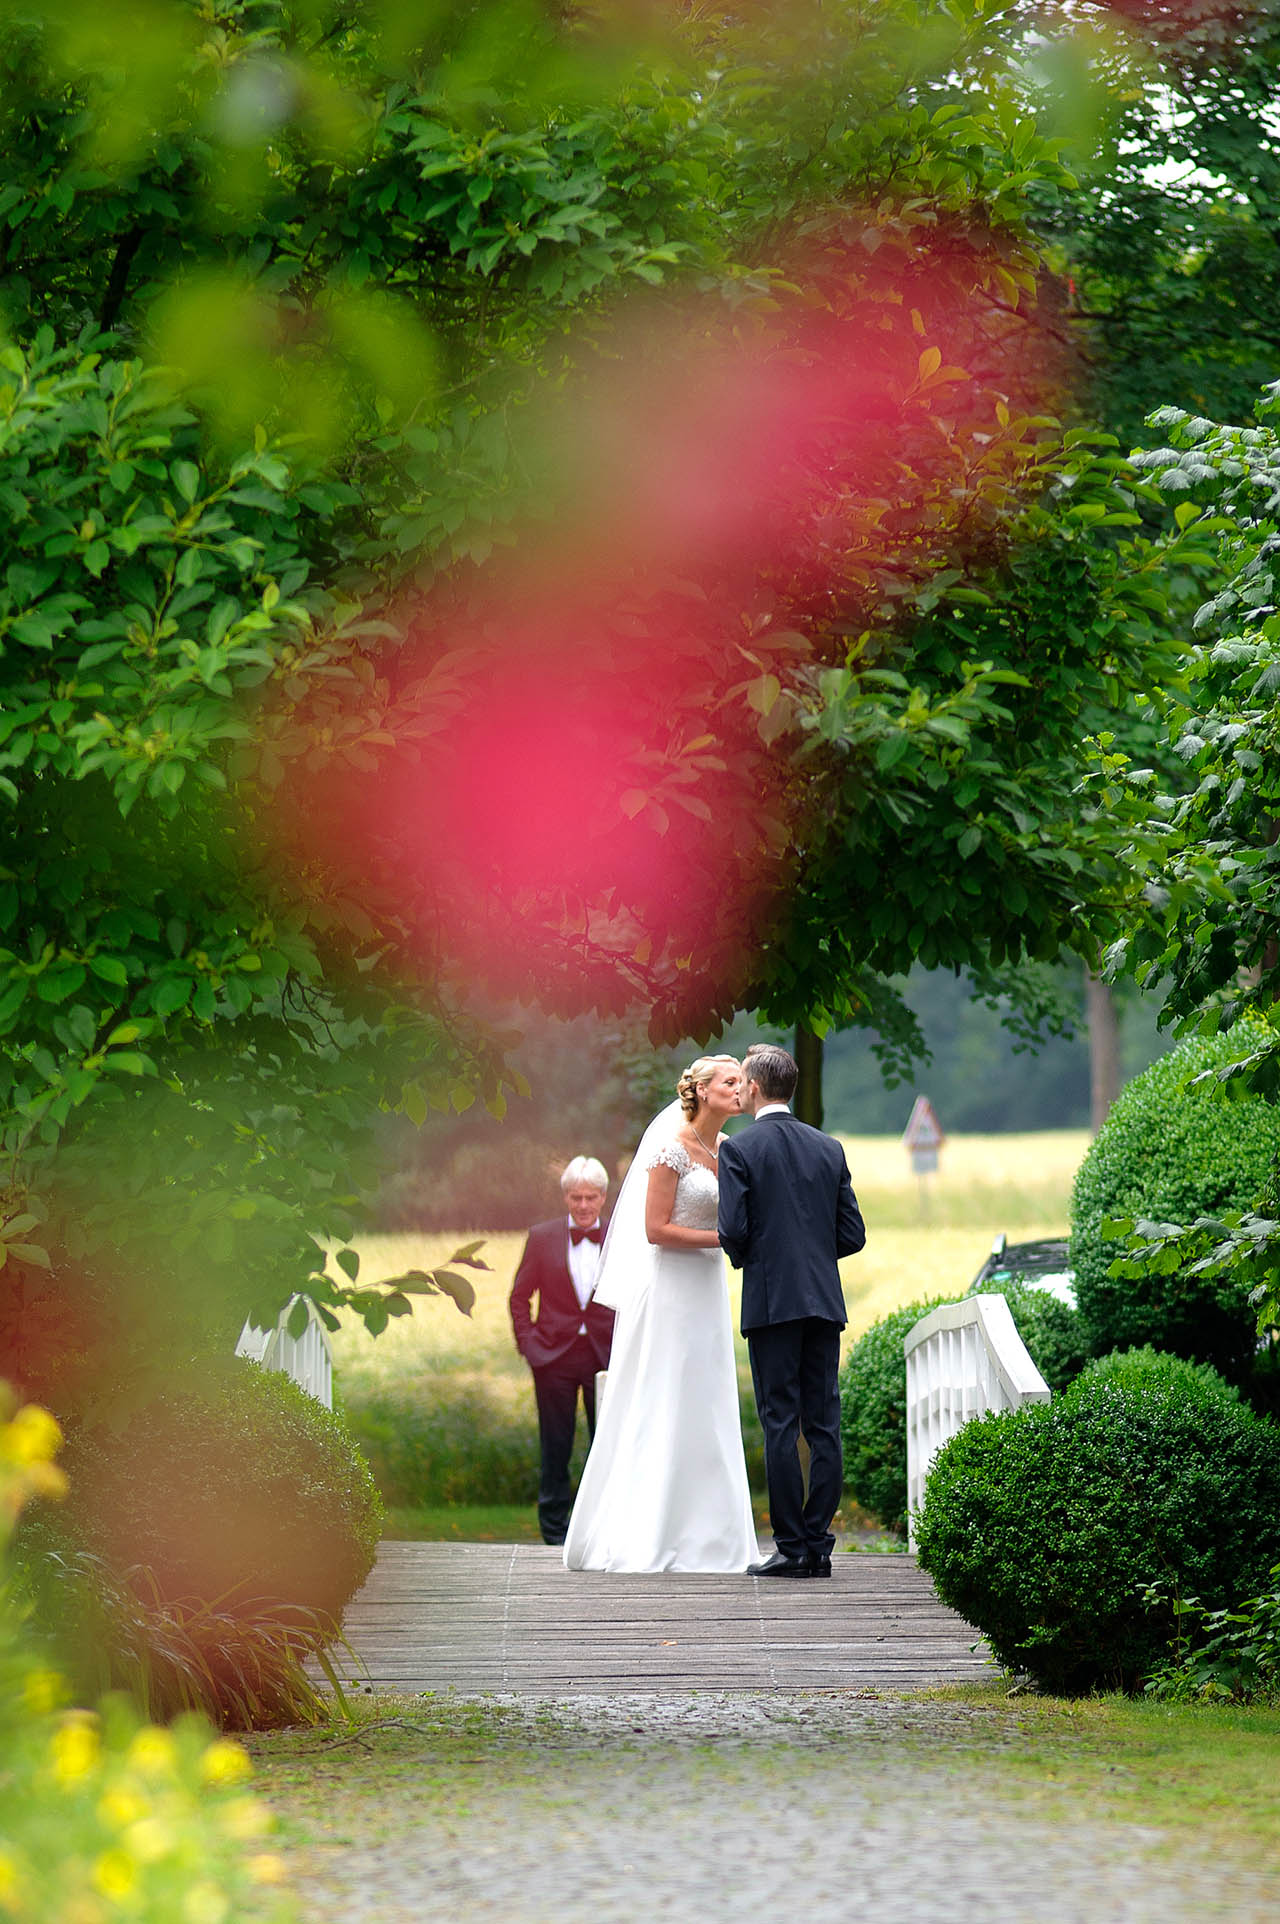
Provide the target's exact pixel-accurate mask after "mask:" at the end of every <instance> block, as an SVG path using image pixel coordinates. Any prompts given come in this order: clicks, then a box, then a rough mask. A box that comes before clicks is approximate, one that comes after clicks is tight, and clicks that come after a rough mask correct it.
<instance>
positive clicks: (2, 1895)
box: [0, 1850, 22, 1917]
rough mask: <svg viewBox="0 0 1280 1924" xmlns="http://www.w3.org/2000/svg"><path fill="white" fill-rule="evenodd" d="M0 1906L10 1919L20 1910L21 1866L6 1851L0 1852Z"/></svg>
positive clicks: (9, 1852) (10, 1852)
mask: <svg viewBox="0 0 1280 1924" xmlns="http://www.w3.org/2000/svg"><path fill="white" fill-rule="evenodd" d="M0 1905H2V1906H3V1907H4V1909H5V1910H6V1911H8V1913H9V1915H10V1916H11V1917H16V1916H17V1915H18V1912H19V1911H20V1910H21V1909H22V1866H21V1865H20V1864H19V1862H18V1860H17V1858H16V1857H15V1856H14V1854H13V1852H12V1851H7V1850H0Z"/></svg>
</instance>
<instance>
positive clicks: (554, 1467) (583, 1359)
mask: <svg viewBox="0 0 1280 1924" xmlns="http://www.w3.org/2000/svg"><path fill="white" fill-rule="evenodd" d="M599 1367H600V1365H599V1363H598V1362H597V1361H596V1353H595V1350H594V1349H593V1348H592V1345H591V1342H590V1339H589V1338H588V1337H586V1336H576V1337H575V1338H574V1340H573V1343H572V1345H571V1346H570V1347H569V1348H568V1349H567V1350H566V1351H565V1353H564V1355H563V1356H558V1357H557V1358H556V1360H555V1362H554V1363H547V1364H546V1365H545V1366H544V1367H543V1368H542V1369H535V1370H534V1372H533V1390H534V1395H535V1396H536V1398H537V1401H538V1436H539V1439H540V1441H541V1445H542V1467H541V1471H540V1473H539V1477H538V1526H539V1528H540V1529H541V1531H542V1541H543V1542H544V1543H563V1542H564V1539H565V1532H566V1531H567V1530H568V1528H569V1511H570V1508H571V1507H572V1503H573V1492H572V1490H571V1488H570V1485H569V1458H570V1457H571V1456H572V1454H573V1432H574V1429H575V1427H576V1425H577V1421H578V1396H579V1393H581V1396H582V1404H583V1408H584V1409H585V1410H586V1413H587V1434H588V1436H594V1435H595V1433H596V1371H597V1369H599Z"/></svg>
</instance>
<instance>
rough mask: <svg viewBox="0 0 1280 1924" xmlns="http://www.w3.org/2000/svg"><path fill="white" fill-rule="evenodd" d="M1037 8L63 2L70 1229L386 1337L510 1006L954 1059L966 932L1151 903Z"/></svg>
mask: <svg viewBox="0 0 1280 1924" xmlns="http://www.w3.org/2000/svg"><path fill="white" fill-rule="evenodd" d="M1026 28H1027V19H1026V15H1025V12H1024V10H1023V9H1021V8H1019V7H1017V6H1002V5H993V4H990V0H960V4H957V5H955V6H953V7H950V8H948V9H946V10H945V11H943V10H939V9H936V8H933V7H931V6H926V5H924V4H918V3H917V0H893V3H892V4H891V5H886V6H883V7H879V8H877V9H875V10H874V11H873V12H868V11H867V10H866V9H864V8H861V7H859V6H856V5H853V4H851V3H849V4H845V3H844V0H841V4H837V5H825V6H820V5H817V4H799V5H796V6H795V7H793V8H789V9H788V12H787V20H786V25H785V31H783V30H782V29H781V28H780V26H779V21H778V16H777V12H776V9H769V8H762V7H757V6H750V5H749V6H746V7H738V8H734V9H732V10H721V9H718V8H704V7H696V8H684V9H676V10H671V11H668V10H667V9H663V8H654V9H650V8H643V7H642V8H639V9H637V8H635V7H633V6H627V5H622V4H618V5H598V6H594V7H591V8H560V7H554V6H550V5H545V6H544V5H537V4H533V0H503V4H501V5H498V4H496V0H494V4H480V3H479V0H477V4H475V5H470V6H466V7H455V6H449V7H426V8H424V7H422V6H420V5H414V6H409V5H400V4H396V0H380V3H379V4H373V0H368V4H361V5H357V6H354V7H353V6H349V5H347V6H340V5H338V4H336V0H335V3H333V4H331V3H330V0H200V3H199V4H196V0H190V4H188V0H136V4H133V5H131V6H130V7H129V8H127V9H125V10H124V11H123V12H116V13H113V14H112V16H111V18H110V19H108V18H107V17H106V16H105V15H103V13H102V10H101V8H95V7H93V6H92V5H90V4H88V0H44V3H41V0H26V3H24V4H23V5H21V6H19V7H17V8H15V9H12V10H11V11H10V13H9V15H8V16H7V17H6V20H5V22H4V23H3V26H0V116H2V117H3V125H4V135H5V141H4V161H3V166H2V168H0V254H2V256H3V259H4V262H5V265H6V269H7V276H8V278H7V283H6V294H5V302H6V305H5V308H4V319H5V324H6V326H7V329H8V331H9V335H10V337H11V345H10V346H9V347H8V348H7V349H6V350H5V354H4V359H3V363H2V366H3V384H2V386H0V433H2V434H3V440H2V441H0V486H3V487H4V489H5V498H6V502H7V504H8V506H9V508H10V510H11V512H12V516H13V520H14V527H15V531H16V532H15V541H14V547H13V553H12V559H11V561H10V562H9V564H8V566H7V568H6V572H5V574H4V578H3V586H2V591H0V625H2V628H3V642H4V661H3V674H4V677H5V681H4V690H5V710H6V720H5V728H6V730H7V732H6V734H5V737H4V744H3V748H2V749H0V774H2V775H3V779H4V783H5V787H4V795H5V797H6V799H7V806H8V808H9V810H10V811H11V812H10V815H9V818H8V828H7V841H6V850H5V852H4V854H3V856H0V859H2V860H3V861H4V863H5V865H6V874H5V876H4V878H3V880H4V882H5V885H6V894H5V898H4V899H5V901H6V902H7V903H8V905H9V907H8V914H9V921H8V928H9V930H10V935H9V936H8V938H7V939H8V940H9V942H10V944H11V946H10V947H9V948H8V949H7V950H6V951H5V953H4V954H3V956H0V967H2V968H3V970H4V974H3V977H2V978H0V1025H3V1033H4V1047H5V1064H6V1067H5V1074H6V1076H7V1077H8V1079H9V1081H8V1088H9V1092H10V1096H11V1124H10V1135H9V1138H8V1148H9V1151H10V1155H11V1158H12V1160H11V1183H10V1188H9V1191H8V1198H9V1200H8V1205H7V1214H6V1221H7V1224H8V1225H9V1232H10V1233H9V1235H8V1239H7V1246H8V1247H9V1248H10V1249H11V1250H12V1251H13V1252H14V1254H13V1260H14V1261H15V1262H16V1263H18V1264H19V1265H20V1266H25V1265H30V1264H31V1263H34V1262H38V1257H36V1256H32V1255H31V1254H30V1253H29V1252H30V1251H31V1250H32V1249H33V1248H34V1249H38V1248H39V1247H40V1244H39V1243H38V1242H37V1241H36V1239H35V1234H34V1225H33V1223H32V1222H31V1220H30V1219H31V1218H32V1217H34V1216H35V1215H36V1214H37V1209H36V1208H33V1207H32V1206H31V1204H32V1199H33V1196H35V1197H36V1198H37V1200H38V1198H39V1197H41V1196H43V1197H44V1198H45V1202H46V1203H49V1202H52V1203H53V1204H54V1205H56V1207H57V1210H58V1212H59V1214H58V1217H57V1222H56V1225H55V1227H56V1232H57V1239H58V1246H59V1247H60V1248H64V1249H67V1250H72V1251H74V1252H77V1253H79V1254H80V1255H82V1256H84V1257H86V1258H87V1257H88V1256H89V1255H90V1254H91V1253H93V1254H94V1255H95V1258H96V1259H101V1260H102V1261H109V1263H111V1264H114V1265H115V1267H116V1268H117V1269H118V1270H122V1271H127V1272H129V1273H131V1274H132V1273H134V1272H136V1273H137V1275H138V1276H139V1277H153V1276H154V1275H155V1273H156V1270H155V1265H156V1264H160V1265H163V1264H164V1263H165V1262H171V1261H173V1260H174V1258H175V1256H176V1257H178V1258H180V1259H181V1261H182V1262H183V1263H187V1262H188V1261H189V1263H190V1265H191V1270H192V1273H193V1274H195V1273H197V1272H198V1273H199V1274H200V1275H201V1276H202V1277H203V1276H206V1275H207V1274H208V1273H211V1272H212V1271H217V1273H218V1275H219V1276H220V1277H221V1278H222V1281H221V1283H220V1285H219V1289H218V1290H217V1291H215V1292H213V1293H214V1295H215V1296H216V1298H217V1300H218V1301H219V1302H220V1303H221V1304H222V1306H223V1307H222V1311H221V1312H220V1313H221V1314H223V1315H225V1316H226V1317H230V1316H231V1313H232V1311H233V1310H234V1311H235V1312H236V1314H237V1315H238V1314H239V1313H240V1311H241V1310H242V1309H245V1308H250V1307H251V1308H254V1309H255V1310H256V1311H257V1312H258V1313H260V1314H262V1315H267V1314H270V1313H271V1312H272V1311H273V1309H274V1308H275V1307H277V1306H278V1305H279V1303H280V1302H281V1301H283V1300H284V1299H285V1298H287V1296H288V1294H289V1293H290V1291H291V1290H293V1289H294V1288H297V1287H303V1288H305V1289H307V1290H309V1291H311V1292H312V1293H314V1294H316V1295H317V1296H318V1297H319V1298H320V1299H321V1301H323V1302H326V1303H329V1304H332V1303H335V1302H337V1301H338V1300H340V1299H341V1298H342V1297H343V1296H344V1295H345V1296H346V1297H348V1298H349V1299H350V1300H352V1301H354V1302H355V1304H356V1306H357V1307H359V1308H361V1309H363V1310H364V1311H365V1313H366V1314H367V1315H369V1316H370V1317H371V1318H372V1320H373V1321H374V1322H377V1321H378V1320H382V1319H385V1315H386V1313H387V1308H388V1304H387V1300H386V1299H385V1298H384V1297H382V1296H379V1295H378V1294H377V1293H375V1292H369V1291H361V1290H360V1289H359V1288H358V1287H355V1288H353V1289H352V1290H351V1291H346V1292H343V1291H341V1290H339V1289H337V1287H336V1286H335V1285H334V1284H333V1283H332V1281H330V1280H323V1279H322V1277H321V1273H320V1265H321V1262H322V1259H323V1252H324V1246H325V1245H326V1244H327V1243H329V1242H330V1241H332V1240H337V1241H339V1242H341V1241H342V1240H343V1239H344V1238H345V1237H346V1236H348V1235H349V1234H350V1231H351V1227H352V1225H353V1223H354V1221H355V1217H354V1215H353V1213H352V1212H353V1210H354V1209H355V1208H356V1207H357V1205H358V1199H359V1194H360V1190H361V1186H362V1172H363V1163H362V1154H363V1151H362V1147H361V1145H362V1144H363V1143H364V1142H365V1141H366V1140H367V1136H368V1127H369V1123H370V1121H371V1119H373V1118H376V1116H377V1115H378V1114H379V1113H381V1112H382V1111H384V1110H387V1109H391V1110H395V1109H400V1110H402V1111H403V1112H404V1113H406V1114H408V1115H410V1116H421V1115H422V1114H423V1113H425V1110H426V1107H427V1106H428V1105H429V1104H444V1105H448V1104H451V1103H452V1104H453V1105H455V1106H458V1105H462V1104H465V1103H467V1102H470V1101H471V1100H473V1099H474V1097H475V1096H476V1094H480V1095H482V1096H483V1097H485V1098H486V1099H487V1100H489V1101H491V1102H493V1103H494V1104H495V1105H498V1106H499V1107H500V1106H501V1104H502V1101H503V1099H504V1097H503V1091H504V1072H503V1068H502V1038H501V1037H500V1036H494V1035H492V1034H491V1033H489V1032H488V1031H487V1030H486V1029H485V1027H484V1025H483V1023H482V1022H481V1021H479V1020H478V1019H477V1017H476V1014H475V1011H476V1009H477V1007H478V1006H479V1004H480V1002H481V1001H482V1000H484V999H485V998H487V997H491V996H492V995H494V994H498V995H507V996H510V995H517V996H520V997H524V998H535V999H537V1000H539V1001H541V1002H542V1003H543V1004H544V1006H546V1007H548V1008H550V1009H553V1010H555V1009H559V1010H564V1011H569V1010H576V1009H578V1008H582V1007H584V1006H589V1007H595V1008H597V1009H600V1010H606V1011H616V1010H619V1009H622V1008H625V1007H631V1006H635V1005H636V1004H639V1005H641V1006H643V1007H644V1008H646V1009H647V1010H648V1012H649V1014H650V1019H651V1029H652V1033H653V1034H654V1035H655V1037H670V1038H675V1037H678V1036H682V1035H686V1034H689V1033H699V1032H701V1033H705V1032H707V1031H708V1030H709V1029H711V1028H713V1027H714V1026H715V1024H716V1023H717V1022H719V1021H721V1020H723V1019H724V1018H726V1017H727V1016H729V1015H731V1014H732V1013H733V1011H734V1010H735V1009H737V1008H740V1007H756V1008H759V1009H761V1010H762V1011H763V1012H765V1013H766V1014H767V1015H769V1016H771V1017H773V1018H774V1019H777V1020H784V1019H786V1020H791V1019H796V1018H804V1019H806V1020H809V1021H813V1022H816V1023H818V1024H822V1023H826V1022H843V1021H849V1020H871V1021H873V1022H875V1023H876V1024H877V1025H878V1026H880V1027H881V1028H882V1030H883V1031H884V1032H885V1033H886V1034H887V1035H888V1036H889V1037H890V1038H891V1039H892V1038H896V1046H899V1047H900V1048H901V1049H907V1050H909V1049H910V1048H911V1047H913V1046H915V1044H916V1043H917V1041H918V1038H917V1037H916V1035H915V1033H914V1031H913V1028H912V1024H911V1020H910V1018H909V1016H907V1015H906V1013H905V1012H904V1011H903V1009H902V1006H901V1003H900V1001H899V1000H898V998H897V997H896V994H895V992H894V991H893V990H892V988H891V987H890V986H889V978H890V977H893V976H898V975H901V974H904V973H905V972H906V970H907V969H908V968H909V966H910V965H911V964H912V962H914V961H916V960H917V959H919V960H923V961H925V962H927V963H930V964H934V965H949V966H952V967H964V968H968V969H970V970H971V971H973V972H974V973H975V974H976V975H977V976H978V978H979V979H980V980H981V981H982V982H983V983H984V984H985V985H986V986H987V987H988V988H990V987H992V986H993V985H994V984H995V983H997V982H998V981H1001V980H1008V979H1010V978H1009V975H1008V971H1009V970H1010V969H1011V968H1012V967H1013V966H1014V965H1016V964H1017V962H1018V960H1019V959H1020V958H1021V957H1023V956H1025V955H1027V954H1033V955H1048V954H1051V953H1056V952H1057V951H1058V949H1059V948H1060V947H1061V945H1062V944H1063V943H1067V944H1074V945H1076V946H1078V947H1080V948H1081V949H1082V950H1083V951H1085V952H1088V953H1092V952H1093V951H1094V948H1095V946H1096V942H1097V940H1098V936H1099V934H1100V933H1114V932H1115V931H1114V919H1113V918H1114V904H1115V902H1116V901H1117V900H1118V899H1119V897H1120V896H1121V895H1122V893H1123V877H1122V867H1123V864H1122V859H1121V858H1122V848H1121V845H1120V843H1119V842H1118V841H1117V839H1116V837H1115V836H1114V835H1113V834H1112V833H1111V831H1110V825H1109V823H1108V821H1107V819H1106V815H1105V812H1101V811H1100V812H1095V814H1094V815H1093V816H1090V815H1088V814H1087V813H1083V814H1082V812H1081V810H1080V808H1079V806H1078V805H1077V803H1076V802H1075V800H1074V799H1073V795H1072V791H1073V788H1074V786H1075V784H1076V781H1077V778H1078V775H1079V773H1080V770H1081V767H1082V752H1083V751H1082V740H1083V738H1084V737H1085V736H1087V735H1088V734H1089V733H1091V732H1093V731H1094V730H1095V729H1096V728H1097V727H1098V726H1099V725H1100V723H1101V719H1102V718H1105V717H1106V716H1107V715H1109V714H1118V713H1121V712H1123V709H1124V706H1125V703H1126V701H1127V700H1128V698H1129V694H1130V692H1131V691H1132V690H1133V689H1134V688H1136V687H1138V686H1142V685H1144V684H1145V683H1146V682H1148V681H1149V680H1151V679H1152V677H1153V676H1154V677H1157V678H1158V677H1160V676H1161V675H1163V674H1164V672H1165V666H1166V655H1165V652H1164V651H1165V649H1166V646H1167V642H1166V637H1165V624H1164V623H1163V622H1162V619H1161V615H1162V609H1163V606H1164V601H1163V597H1164V593H1165V591H1164V589H1163V587H1162V586H1161V581H1160V578H1159V576H1158V572H1157V567H1156V564H1155V562H1154V561H1153V560H1152V558H1151V556H1150V553H1149V551H1148V550H1147V549H1146V548H1145V547H1143V545H1142V544H1141V543H1140V542H1139V541H1138V540H1137V539H1136V532H1137V530H1138V529H1139V526H1140V519H1141V516H1142V514H1143V512H1144V511H1145V510H1144V495H1145V493H1146V492H1149V489H1148V484H1147V483H1145V482H1144V481H1142V480H1141V478H1140V477H1138V476H1137V475H1135V474H1134V473H1133V472H1132V471H1131V470H1129V469H1127V468H1125V466H1124V465H1123V464H1122V463H1120V462H1119V461H1118V460H1117V459H1116V456H1115V453H1114V451H1113V450H1112V449H1111V448H1109V447H1108V446H1107V445H1106V443H1105V441H1097V440H1095V439H1093V438H1091V437H1090V436H1089V435H1088V434H1086V433H1080V432H1077V433H1075V434H1074V435H1073V436H1068V437H1067V439H1066V440H1065V441H1064V439H1063V436H1062V432H1061V429H1060V428H1059V426H1058V417H1059V416H1060V414H1061V412H1062V410H1063V407H1064V404H1065V403H1066V401H1067V400H1068V399H1069V388H1068V382H1069V378H1070V372H1071V363H1070V356H1069V355H1067V354H1065V353H1064V354H1062V355H1058V354H1057V353H1056V351H1054V350H1053V348H1052V343H1053V340H1054V329H1053V327H1052V325H1049V323H1050V322H1051V321H1052V315H1051V314H1050V313H1049V312H1048V310H1047V308H1046V306H1045V301H1044V298H1043V297H1042V279H1043V277H1042V275H1041V267H1042V253H1041V244H1040V242H1039V241H1038V240H1037V238H1036V235H1035V233H1034V231H1033V228H1032V225H1031V218H1030V217H1031V214H1032V212H1033V211H1034V213H1035V216H1036V218H1037V219H1038V220H1039V221H1041V223H1042V224H1043V223H1044V222H1045V221H1046V220H1047V219H1048V218H1049V217H1050V216H1051V215H1052V213H1053V210H1054V209H1055V208H1058V207H1060V206H1065V204H1066V201H1067V198H1068V197H1069V196H1072V195H1074V194H1075V193H1076V186H1075V182H1074V177H1073V176H1072V174H1071V173H1070V172H1069V171H1068V169H1067V167H1066V166H1065V164H1064V161H1063V159H1062V156H1061V152H1060V149H1059V146H1058V144H1057V143H1056V141H1055V139H1054V137H1052V135H1051V134H1050V133H1049V132H1048V131H1047V130H1046V127H1045V126H1044V125H1042V124H1040V121H1038V119H1037V109H1036V101H1035V90H1034V88H1033V87H1032V86H1031V84H1030V82H1029V80H1028V70H1027V66H1026V44H1027V42H1026ZM1043 118H1044V116H1043V115H1042V116H1041V120H1043ZM1064 231H1065V228H1064ZM1109 918H1111V919H1109ZM1002 971H1003V972H1004V973H1003V975H1002V974H1001V972H1002ZM477 990H479V991H480V994H479V996H478V995H477ZM41 1206H42V1205H41ZM15 1223H16V1224H19V1225H21V1227H19V1228H17V1229H14V1228H13V1227H12V1225H14V1224H15ZM23 1252H28V1253H25V1254H24V1253H23ZM349 1261H350V1264H351V1266H352V1267H353V1266H354V1257H350V1259H349ZM420 1286H422V1287H431V1286H432V1283H431V1279H424V1280H422V1282H421V1285H420ZM437 1286H439V1284H437ZM443 1286H445V1287H450V1288H452V1287H455V1285H454V1284H452V1283H450V1282H448V1281H447V1279H446V1281H445V1283H444V1285H443ZM459 1293H465V1292H461V1291H460V1292H459ZM407 1306H408V1305H407V1300H406V1298H405V1297H404V1295H403V1294H401V1295H400V1296H399V1297H398V1298H397V1299H395V1300H394V1301H393V1303H392V1307H393V1308H395V1309H404V1308H406V1307H407Z"/></svg>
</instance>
